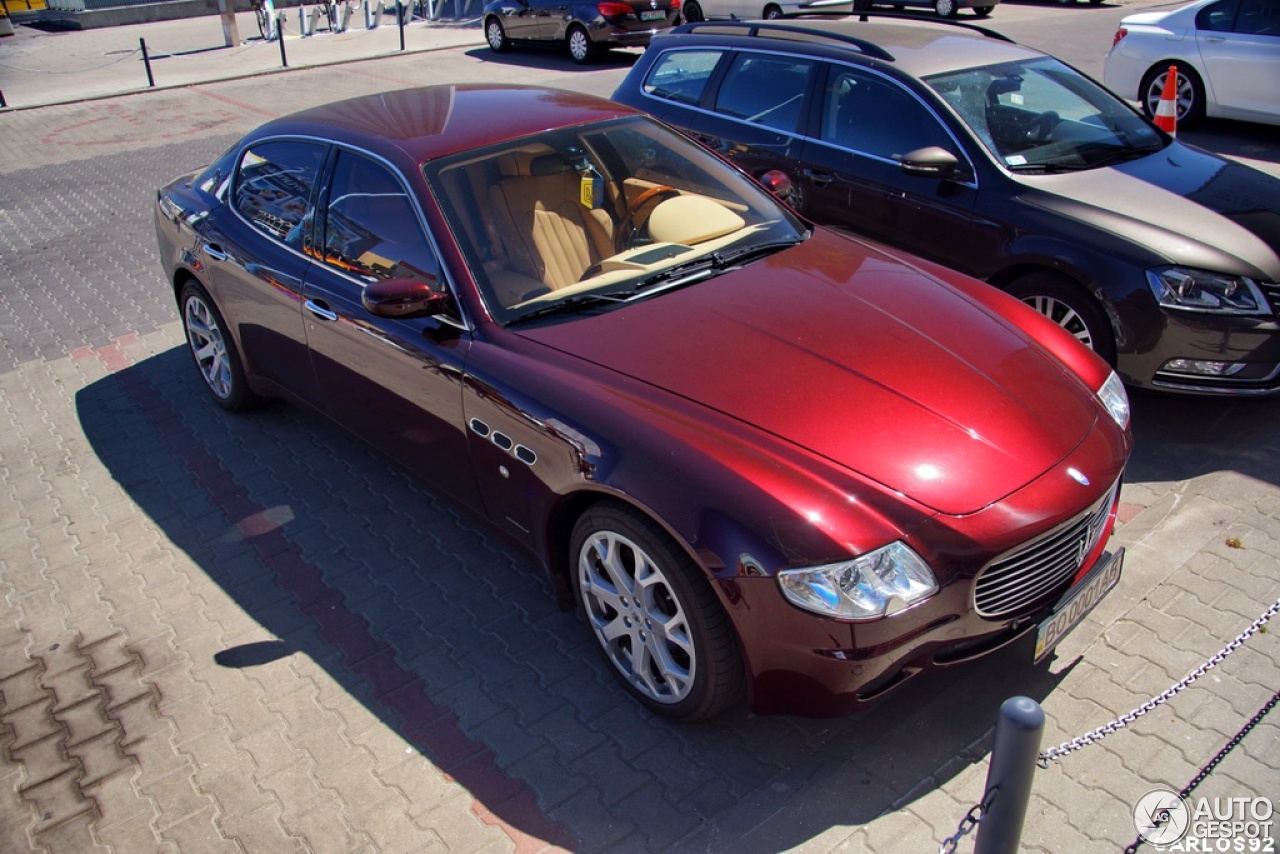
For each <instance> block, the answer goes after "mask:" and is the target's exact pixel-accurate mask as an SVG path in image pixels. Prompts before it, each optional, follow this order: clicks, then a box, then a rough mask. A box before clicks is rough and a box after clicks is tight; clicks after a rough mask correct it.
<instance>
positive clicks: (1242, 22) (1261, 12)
mask: <svg viewBox="0 0 1280 854" xmlns="http://www.w3.org/2000/svg"><path fill="white" fill-rule="evenodd" d="M1235 31H1236V32H1237V33H1243V34H1245V35H1251V36H1276V37H1280V2H1277V1H1276V0H1241V2H1240V15H1239V17H1237V18H1236V26H1235Z"/></svg>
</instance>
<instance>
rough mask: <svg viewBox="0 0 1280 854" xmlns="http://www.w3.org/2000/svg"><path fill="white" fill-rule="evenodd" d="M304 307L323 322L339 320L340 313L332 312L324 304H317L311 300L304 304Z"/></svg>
mask: <svg viewBox="0 0 1280 854" xmlns="http://www.w3.org/2000/svg"><path fill="white" fill-rule="evenodd" d="M302 306H303V308H305V309H306V310H307V311H309V312H311V313H312V314H314V315H315V316H316V317H318V318H320V319H321V320H337V319H338V313H337V312H336V311H330V310H329V307H328V306H327V305H325V304H324V303H323V302H316V301H315V300H311V299H309V300H307V301H306V302H304V303H303V304H302Z"/></svg>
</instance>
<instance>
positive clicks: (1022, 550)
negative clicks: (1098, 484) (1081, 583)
mask: <svg viewBox="0 0 1280 854" xmlns="http://www.w3.org/2000/svg"><path fill="white" fill-rule="evenodd" d="M1117 486H1118V484H1117ZM1116 488H1117V487H1116V486H1112V487H1111V489H1109V490H1107V493H1106V495H1104V496H1102V498H1100V499H1099V500H1098V503H1096V504H1094V505H1093V506H1092V507H1090V508H1089V509H1088V510H1086V511H1085V512H1083V513H1081V514H1080V515H1079V516H1077V517H1076V518H1075V519H1072V520H1071V521H1070V522H1067V523H1066V524H1064V525H1060V526H1059V527H1058V528H1056V529H1055V530H1053V531H1050V532H1049V533H1048V534H1045V535H1044V536H1041V537H1039V538H1038V539H1035V540H1032V541H1031V542H1029V543H1025V544H1023V545H1021V546H1018V547H1017V548H1016V549H1014V550H1013V551H1010V552H1006V553H1005V554H1003V555H1001V556H1000V557H998V558H996V559H995V560H994V561H992V562H991V563H989V564H987V566H986V567H984V568H983V569H982V570H981V571H980V572H979V573H978V577H977V579H976V580H975V582H974V587H973V600H974V606H975V608H976V609H977V611H978V614H979V615H981V616H983V617H1004V616H1008V615H1009V614H1014V613H1017V612H1018V611H1021V610H1023V609H1024V608H1026V607H1027V606H1028V605H1033V604H1035V603H1036V602H1037V601H1038V600H1040V599H1041V598H1043V597H1044V596H1046V595H1048V594H1050V593H1052V592H1053V591H1054V590H1056V589H1057V588H1059V587H1061V586H1062V585H1063V584H1065V583H1066V582H1068V581H1069V580H1070V579H1071V578H1072V577H1073V576H1075V574H1076V573H1077V572H1079V571H1080V567H1081V565H1082V564H1083V563H1084V559H1085V556H1086V555H1088V554H1089V552H1090V551H1092V550H1093V547H1094V546H1095V545H1097V544H1098V539H1099V538H1100V537H1101V536H1102V532H1103V529H1104V528H1105V527H1106V524H1107V517H1108V516H1109V515H1110V512H1111V504H1112V500H1113V499H1114V498H1115V492H1116Z"/></svg>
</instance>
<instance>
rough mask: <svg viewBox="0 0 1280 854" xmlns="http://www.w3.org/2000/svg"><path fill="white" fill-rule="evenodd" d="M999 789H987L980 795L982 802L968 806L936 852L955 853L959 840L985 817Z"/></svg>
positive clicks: (939, 853) (941, 853)
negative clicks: (957, 825)
mask: <svg viewBox="0 0 1280 854" xmlns="http://www.w3.org/2000/svg"><path fill="white" fill-rule="evenodd" d="M999 791H1000V789H999V788H995V789H988V790H987V793H986V794H985V795H983V796H982V803H979V804H975V805H974V806H972V807H970V808H969V811H968V812H967V813H965V816H964V818H962V819H960V826H959V827H957V828H956V832H955V833H954V834H953V835H951V836H948V837H947V838H946V839H944V840H942V844H941V845H939V846H938V854H956V846H958V845H959V844H960V840H961V839H964V838H965V837H966V836H968V835H969V834H970V833H973V829H974V828H975V827H977V826H978V823H979V822H981V821H982V820H983V819H984V818H986V816H987V812H988V811H989V810H990V809H991V805H992V804H994V803H995V802H996V793H998V792H999Z"/></svg>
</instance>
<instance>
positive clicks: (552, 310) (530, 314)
mask: <svg viewBox="0 0 1280 854" xmlns="http://www.w3.org/2000/svg"><path fill="white" fill-rule="evenodd" d="M633 293H634V291H617V292H609V293H603V294H593V293H586V294H574V295H573V296H571V297H565V298H564V299H562V300H558V301H557V302H553V303H549V304H547V305H543V306H539V307H538V308H535V309H533V310H531V311H527V312H525V313H524V314H522V315H520V316H519V317H517V318H515V319H514V320H512V321H511V322H512V323H523V322H524V321H526V320H533V319H534V318H537V317H549V316H551V315H553V314H577V313H578V312H580V311H582V310H584V309H587V308H591V307H593V306H597V307H598V306H599V305H600V304H601V303H608V304H610V305H616V304H617V303H622V302H626V301H627V298H628V297H630V296H631V295H632V294H633Z"/></svg>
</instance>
